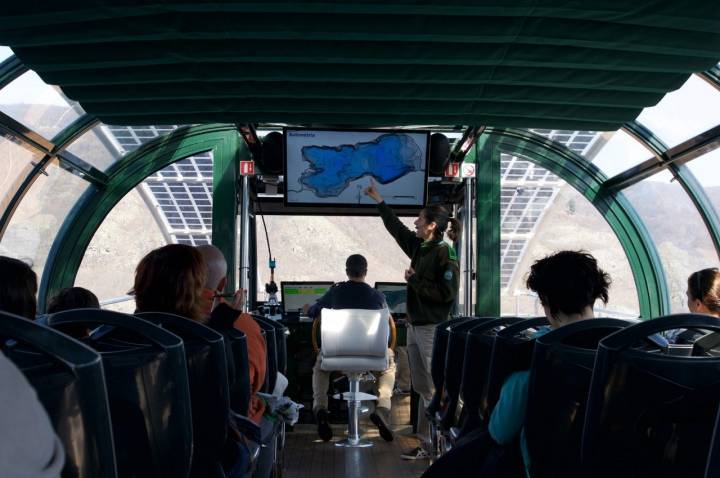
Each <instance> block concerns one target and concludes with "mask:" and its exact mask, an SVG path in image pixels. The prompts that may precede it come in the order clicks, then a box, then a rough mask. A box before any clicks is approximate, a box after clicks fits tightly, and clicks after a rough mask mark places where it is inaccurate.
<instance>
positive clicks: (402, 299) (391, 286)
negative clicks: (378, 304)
mask: <svg viewBox="0 0 720 478" xmlns="http://www.w3.org/2000/svg"><path fill="white" fill-rule="evenodd" d="M375 289H377V291H378V292H380V293H381V294H383V295H384V296H385V301H386V302H387V305H388V308H389V309H390V313H391V314H392V315H393V316H394V317H395V318H396V319H397V318H403V317H405V315H406V314H407V284H406V283H404V282H376V283H375Z"/></svg>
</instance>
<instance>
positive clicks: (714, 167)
mask: <svg viewBox="0 0 720 478" xmlns="http://www.w3.org/2000/svg"><path fill="white" fill-rule="evenodd" d="M685 166H686V167H687V168H689V169H690V171H691V172H692V173H693V174H694V175H695V178H696V179H697V180H698V181H699V182H700V184H701V185H702V187H703V188H704V189H705V193H706V194H707V195H708V197H709V198H710V202H711V203H712V205H713V206H714V207H715V210H716V211H718V213H720V148H718V149H716V150H714V151H711V152H709V153H706V154H705V155H703V156H701V157H699V158H696V159H694V160H692V161H690V162H689V163H687V164H686V165H685Z"/></svg>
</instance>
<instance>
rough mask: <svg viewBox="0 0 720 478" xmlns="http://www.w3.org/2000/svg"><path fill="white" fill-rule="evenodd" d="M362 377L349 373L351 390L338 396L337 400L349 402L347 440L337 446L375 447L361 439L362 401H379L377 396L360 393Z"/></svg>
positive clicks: (336, 444)
mask: <svg viewBox="0 0 720 478" xmlns="http://www.w3.org/2000/svg"><path fill="white" fill-rule="evenodd" d="M362 375H363V374H362V373H358V372H353V373H348V374H347V376H348V382H349V386H350V390H349V391H348V392H346V393H343V394H339V395H336V398H342V399H344V400H346V401H347V407H348V432H347V438H346V439H345V440H341V441H339V442H337V443H335V446H339V447H346V448H366V447H370V446H373V444H372V443H371V442H369V441H366V440H361V439H360V423H359V421H360V420H359V418H360V417H359V415H360V408H361V404H362V400H377V397H376V396H375V395H370V394H368V393H363V392H361V391H360V379H361V378H362Z"/></svg>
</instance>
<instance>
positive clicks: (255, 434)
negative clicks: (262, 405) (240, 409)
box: [231, 412, 262, 443]
mask: <svg viewBox="0 0 720 478" xmlns="http://www.w3.org/2000/svg"><path fill="white" fill-rule="evenodd" d="M231 413H232V412H231ZM232 420H233V425H234V426H235V428H236V429H237V431H239V432H240V433H242V434H243V435H244V436H245V437H246V438H247V439H248V440H251V441H254V442H255V443H260V442H261V441H262V436H261V433H260V425H258V424H257V423H255V422H254V421H252V420H250V419H249V418H248V417H246V416H244V415H238V414H237V413H232Z"/></svg>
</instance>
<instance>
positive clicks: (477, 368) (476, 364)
mask: <svg viewBox="0 0 720 478" xmlns="http://www.w3.org/2000/svg"><path fill="white" fill-rule="evenodd" d="M521 320H524V319H520V318H518V317H501V318H499V319H497V318H490V319H489V320H482V321H480V322H478V323H476V324H473V327H472V328H471V329H470V330H468V333H467V338H466V342H465V356H464V357H463V366H462V380H461V383H460V397H461V398H462V402H463V409H462V415H463V416H462V423H461V425H462V431H461V432H460V435H461V436H462V435H465V434H466V433H468V432H469V431H471V430H474V429H476V428H477V427H478V426H479V425H480V423H481V422H482V420H483V417H481V416H480V413H479V412H480V402H481V401H482V394H483V390H484V388H485V385H486V382H487V378H488V374H489V372H490V359H491V356H492V348H493V342H494V341H495V336H496V335H497V333H498V332H499V331H500V330H501V329H502V328H504V327H506V326H508V325H512V324H514V323H517V322H519V321H521Z"/></svg>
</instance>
